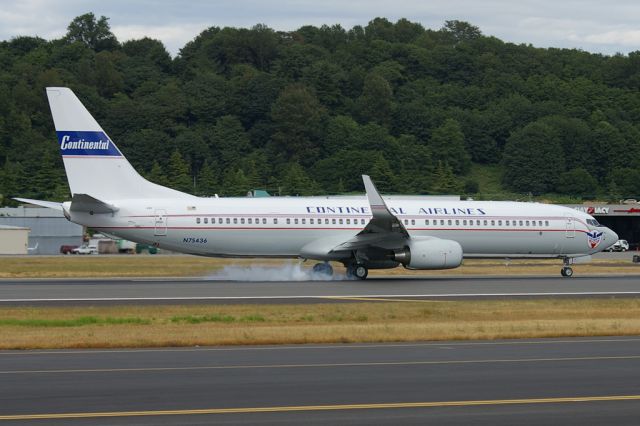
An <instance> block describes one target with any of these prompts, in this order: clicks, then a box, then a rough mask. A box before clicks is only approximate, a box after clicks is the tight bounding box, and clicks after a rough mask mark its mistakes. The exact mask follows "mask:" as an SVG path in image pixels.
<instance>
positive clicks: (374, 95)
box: [357, 73, 394, 125]
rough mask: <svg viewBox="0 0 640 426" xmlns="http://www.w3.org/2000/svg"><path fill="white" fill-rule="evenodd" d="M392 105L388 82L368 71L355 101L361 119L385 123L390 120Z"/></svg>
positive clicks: (391, 93) (391, 94)
mask: <svg viewBox="0 0 640 426" xmlns="http://www.w3.org/2000/svg"><path fill="white" fill-rule="evenodd" d="M393 107H394V104H393V91H392V90H391V85H390V84H389V82H387V80H385V79H384V77H382V76H381V75H380V74H378V73H369V74H368V75H367V77H366V78H365V80H364V88H363V89H362V95H361V96H360V97H359V98H358V101H357V108H358V115H359V116H360V118H361V120H362V121H363V122H365V123H367V122H376V123H379V124H382V125H387V124H388V123H389V122H390V121H391V115H392V113H393Z"/></svg>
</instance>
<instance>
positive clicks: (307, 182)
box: [279, 163, 321, 195]
mask: <svg viewBox="0 0 640 426" xmlns="http://www.w3.org/2000/svg"><path fill="white" fill-rule="evenodd" d="M279 189H280V192H281V195H317V194H319V193H321V189H320V186H319V185H318V184H317V183H316V182H315V181H314V180H313V179H311V178H310V177H309V175H307V173H306V172H305V170H304V169H303V168H302V166H300V164H298V163H290V164H289V165H288V166H287V167H286V168H285V170H284V172H283V174H282V177H281V178H280V188H279Z"/></svg>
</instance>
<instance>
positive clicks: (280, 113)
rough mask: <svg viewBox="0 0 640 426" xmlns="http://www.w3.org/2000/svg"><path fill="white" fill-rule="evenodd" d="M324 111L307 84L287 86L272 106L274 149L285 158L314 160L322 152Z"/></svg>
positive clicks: (300, 161) (307, 161)
mask: <svg viewBox="0 0 640 426" xmlns="http://www.w3.org/2000/svg"><path fill="white" fill-rule="evenodd" d="M325 114H326V112H325V109H324V108H323V107H322V106H321V105H320V103H319V102H318V99H317V98H316V97H315V95H314V94H313V93H312V92H311V91H309V89H307V88H306V87H305V86H303V85H301V84H294V85H291V86H288V87H286V88H285V89H284V90H283V91H282V93H281V94H280V96H279V97H278V99H276V101H275V102H274V104H273V107H272V109H271V118H272V120H273V123H274V126H275V133H274V134H273V137H272V142H273V148H274V150H275V151H276V152H277V153H278V155H282V156H283V157H284V158H285V159H286V160H291V161H298V162H299V163H300V164H301V165H309V164H312V163H313V162H314V161H315V160H316V158H317V157H318V154H319V141H320V140H321V137H322V134H323V131H324V121H325Z"/></svg>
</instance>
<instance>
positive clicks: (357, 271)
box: [353, 264, 369, 280]
mask: <svg viewBox="0 0 640 426" xmlns="http://www.w3.org/2000/svg"><path fill="white" fill-rule="evenodd" d="M353 275H354V276H355V277H356V278H358V279H359V280H364V279H366V278H367V275H369V270H368V269H367V267H366V266H364V265H362V264H358V265H355V266H354V267H353Z"/></svg>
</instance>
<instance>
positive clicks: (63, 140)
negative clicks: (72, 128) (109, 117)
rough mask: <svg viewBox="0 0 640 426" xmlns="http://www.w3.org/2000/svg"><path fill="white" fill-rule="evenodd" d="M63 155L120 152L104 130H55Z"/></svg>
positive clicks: (103, 154)
mask: <svg viewBox="0 0 640 426" xmlns="http://www.w3.org/2000/svg"><path fill="white" fill-rule="evenodd" d="M56 133H57V134H58V142H59V143H60V152H61V154H62V156H63V157H82V156H90V157H95V156H108V157H121V156H122V154H121V153H120V151H119V150H118V148H116V146H115V145H114V143H113V142H112V141H111V139H109V137H108V136H107V135H106V134H105V133H104V132H66V131H63V132H56Z"/></svg>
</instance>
